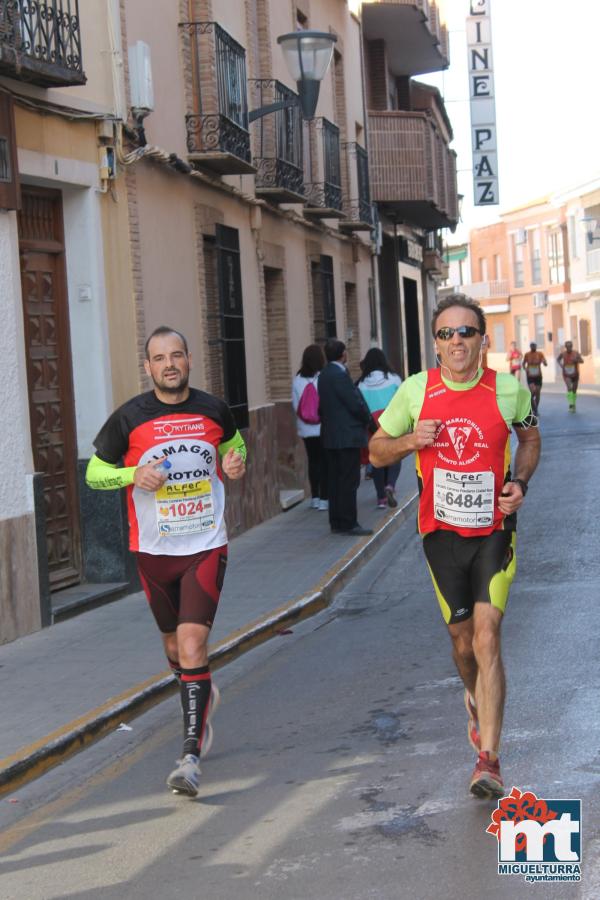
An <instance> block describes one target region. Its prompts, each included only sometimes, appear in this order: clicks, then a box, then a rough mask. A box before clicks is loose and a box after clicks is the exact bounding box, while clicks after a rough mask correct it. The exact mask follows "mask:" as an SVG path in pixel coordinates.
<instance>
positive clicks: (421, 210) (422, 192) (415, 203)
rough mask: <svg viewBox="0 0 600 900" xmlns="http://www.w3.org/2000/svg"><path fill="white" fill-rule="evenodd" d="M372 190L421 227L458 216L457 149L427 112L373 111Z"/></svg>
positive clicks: (449, 224)
mask: <svg viewBox="0 0 600 900" xmlns="http://www.w3.org/2000/svg"><path fill="white" fill-rule="evenodd" d="M369 156H370V173H371V196H372V198H373V200H374V201H375V202H376V203H381V204H382V205H383V206H384V207H387V208H388V209H389V211H390V212H392V213H393V214H394V215H396V216H399V217H401V218H402V219H404V221H406V222H410V223H412V224H413V225H417V226H418V227H420V228H447V227H450V228H452V227H454V226H455V225H456V224H457V222H458V193H457V188H456V154H455V153H454V151H453V150H450V148H449V147H448V141H447V140H446V139H445V138H444V136H443V135H442V134H441V132H440V131H439V129H438V128H437V126H436V125H435V123H434V122H433V121H432V119H431V118H430V117H429V116H428V115H427V114H426V113H422V112H405V111H394V112H370V113H369Z"/></svg>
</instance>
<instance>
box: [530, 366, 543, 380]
mask: <svg viewBox="0 0 600 900" xmlns="http://www.w3.org/2000/svg"><path fill="white" fill-rule="evenodd" d="M527 374H528V375H531V377H532V378H537V377H538V375H539V374H540V367H539V366H528V367H527Z"/></svg>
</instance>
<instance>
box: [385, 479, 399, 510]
mask: <svg viewBox="0 0 600 900" xmlns="http://www.w3.org/2000/svg"><path fill="white" fill-rule="evenodd" d="M385 496H386V497H387V502H388V506H391V507H392V509H393V508H394V507H395V506H398V501H397V500H396V491H395V490H394V488H393V487H392V486H391V484H388V485H387V487H386V489H385Z"/></svg>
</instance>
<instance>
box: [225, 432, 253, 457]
mask: <svg viewBox="0 0 600 900" xmlns="http://www.w3.org/2000/svg"><path fill="white" fill-rule="evenodd" d="M232 447H233V449H234V450H237V452H238V453H239V454H240V456H241V457H242V459H243V460H244V462H246V456H247V454H248V450H247V448H246V444H245V443H244V438H243V437H242V436H241V434H240V433H239V431H236V433H235V434H234V436H233V437H232V438H230V439H229V440H228V441H225V443H224V444H219V457H220V459H223V457H224V456H225V454H226V453H227V451H228V450H231V448H232Z"/></svg>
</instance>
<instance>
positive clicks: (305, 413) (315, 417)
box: [297, 381, 321, 425]
mask: <svg viewBox="0 0 600 900" xmlns="http://www.w3.org/2000/svg"><path fill="white" fill-rule="evenodd" d="M297 413H298V418H300V419H302V421H303V422H306V424H307V425H318V424H319V422H320V421H321V417H320V415H319V395H318V393H317V389H316V387H315V386H314V384H313V382H312V381H309V382H308V384H307V385H306V387H305V388H304V390H303V391H302V396H301V397H300V403H299V404H298V410H297Z"/></svg>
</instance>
